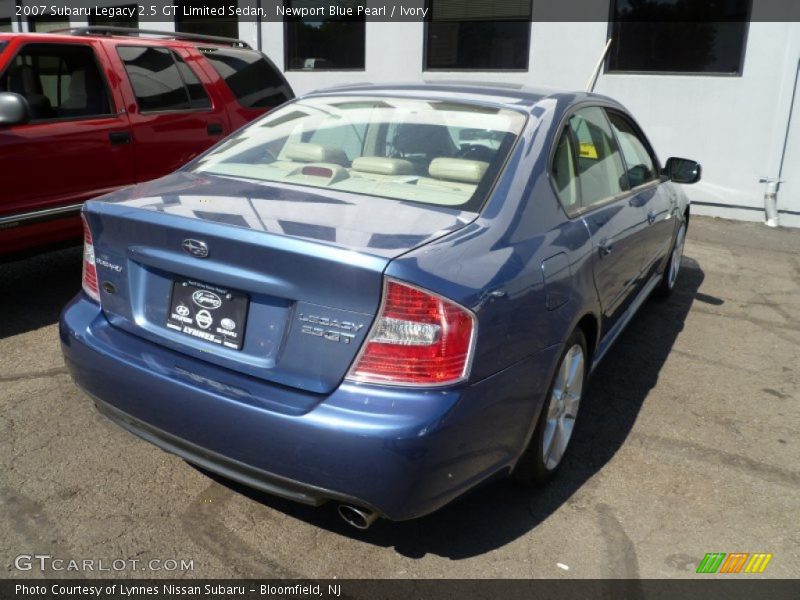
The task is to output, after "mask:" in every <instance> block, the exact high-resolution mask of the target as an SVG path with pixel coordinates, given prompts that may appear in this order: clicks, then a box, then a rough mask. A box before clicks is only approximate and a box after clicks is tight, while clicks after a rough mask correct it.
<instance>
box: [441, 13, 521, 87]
mask: <svg viewBox="0 0 800 600" xmlns="http://www.w3.org/2000/svg"><path fill="white" fill-rule="evenodd" d="M428 8H429V9H430V14H431V21H430V22H429V23H428V24H427V27H426V39H425V68H426V69H445V70H473V71H475V70H477V71H492V70H515V71H524V70H526V69H527V68H528V56H529V54H530V41H531V2H530V0H483V1H481V2H474V1H469V0H430V1H429V3H428Z"/></svg>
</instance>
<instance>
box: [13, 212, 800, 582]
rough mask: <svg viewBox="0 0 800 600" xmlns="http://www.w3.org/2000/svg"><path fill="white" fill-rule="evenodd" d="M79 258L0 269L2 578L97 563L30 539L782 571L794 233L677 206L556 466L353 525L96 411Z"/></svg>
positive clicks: (797, 245) (291, 559)
mask: <svg viewBox="0 0 800 600" xmlns="http://www.w3.org/2000/svg"><path fill="white" fill-rule="evenodd" d="M80 258H81V253H80V249H70V250H65V251H60V252H56V253H49V254H44V255H40V256H38V257H35V258H32V259H28V260H24V261H17V262H14V263H10V264H7V265H4V266H0V473H1V474H2V475H1V476H0V557H2V564H3V565H4V569H5V573H6V575H5V576H6V577H42V576H62V577H79V576H93V575H95V576H108V575H109V573H108V572H105V573H101V572H94V573H93V572H84V573H79V572H78V573H76V572H67V571H53V570H52V566H48V568H46V569H45V570H44V571H42V570H40V569H39V568H38V566H36V565H34V567H33V568H32V569H30V570H19V569H18V568H17V567H16V566H15V557H17V556H19V555H24V554H36V553H39V554H48V555H51V556H53V557H58V558H62V559H65V560H69V559H74V560H84V559H94V560H96V561H99V560H103V561H106V563H105V564H106V565H108V564H109V563H110V562H111V561H113V560H120V559H121V560H125V561H132V560H135V561H138V562H137V563H136V564H137V566H136V567H130V568H129V567H125V568H124V569H122V570H120V571H118V572H116V573H113V572H112V573H111V575H114V574H116V575H119V576H128V577H133V576H136V577H153V576H156V577H159V576H180V577H203V578H210V577H309V578H327V577H339V578H384V577H403V578H406V577H413V578H417V577H419V578H436V577H482V578H492V577H554V578H565V577H569V578H573V577H574V578H586V577H604V578H605V577H617V578H636V577H647V578H654V577H698V575H695V573H694V571H695V569H696V567H697V565H698V563H699V562H700V560H701V559H702V558H703V556H704V555H705V553H707V552H750V553H755V552H768V553H772V554H773V558H772V560H771V562H770V563H769V565H768V568H767V569H766V571H765V572H764V574H763V575H761V576H763V577H784V578H785V577H798V576H800V526H799V525H798V522H799V521H798V515H800V441H799V440H800V436H798V433H799V430H800V404H798V397H799V394H798V389H799V388H800V386H799V380H800V369H798V365H799V364H800V233H798V231H797V230H773V229H768V228H766V227H764V226H763V225H759V224H755V223H737V222H730V221H723V220H715V219H708V218H701V217H694V218H693V220H692V223H691V226H690V228H689V239H688V242H687V245H686V257H685V259H684V262H683V271H682V273H681V275H680V277H679V280H678V288H677V290H676V293H675V294H674V295H673V297H672V298H670V299H669V300H668V301H666V302H657V301H650V302H648V303H647V304H645V306H644V307H643V310H642V311H641V312H640V314H639V315H638V316H637V317H636V318H635V319H634V320H633V321H632V322H631V324H630V326H629V327H628V330H627V332H626V333H624V334H623V335H622V337H621V338H620V339H619V341H618V342H617V344H616V345H615V346H614V348H613V349H612V350H611V351H610V352H609V354H608V355H607V358H606V359H605V360H604V362H603V364H602V365H601V366H600V367H599V368H598V370H597V372H596V374H595V376H594V377H593V380H592V382H591V385H590V388H589V390H588V395H587V396H586V397H585V399H584V404H583V407H582V413H581V415H580V417H579V422H578V428H577V430H576V438H575V439H574V446H573V448H572V452H571V454H570V455H569V457H568V459H567V463H566V464H565V469H564V470H563V471H562V472H561V474H560V476H559V477H558V478H557V479H556V480H555V481H553V482H552V483H550V484H549V485H547V486H545V487H543V488H540V489H538V490H525V489H521V488H519V487H517V486H515V485H514V484H512V483H510V482H507V481H500V482H496V483H493V484H490V485H487V486H485V487H483V488H481V489H479V490H477V491H475V492H473V493H471V494H469V495H468V496H466V497H464V498H463V499H461V500H459V501H458V502H456V503H454V504H452V505H450V506H448V507H446V508H444V509H443V510H441V511H439V512H437V513H435V514H433V515H431V516H428V517H426V518H424V519H420V520H418V521H412V522H405V523H391V522H385V521H379V522H378V523H377V524H376V525H374V526H373V527H372V528H371V529H370V530H368V531H366V532H360V531H357V530H354V529H352V528H349V527H348V526H347V525H345V524H344V523H343V522H342V521H340V519H339V518H338V517H337V516H336V512H335V507H334V506H333V505H329V506H326V507H322V508H319V509H314V508H310V507H305V506H301V505H296V504H293V503H290V502H287V501H283V500H280V499H276V498H272V497H269V496H266V495H264V494H261V493H258V492H254V491H251V490H247V489H244V488H241V487H238V486H236V485H234V484H232V483H229V482H225V481H222V480H217V479H214V478H212V477H210V476H209V475H208V474H206V473H203V472H201V471H199V470H197V469H195V468H193V467H191V466H190V465H188V464H186V463H185V462H183V461H182V460H180V459H178V458H176V457H174V456H171V455H169V454H166V453H164V452H162V451H161V450H158V449H157V448H155V447H153V446H151V445H150V444H148V443H146V442H144V441H141V440H139V439H137V438H135V437H134V436H132V435H130V434H129V433H127V432H125V431H123V430H122V429H120V428H119V427H117V426H115V425H113V424H111V423H110V422H109V421H107V420H106V419H105V418H103V417H102V416H100V415H99V414H98V413H97V412H96V411H95V409H94V407H93V404H92V402H91V400H90V399H89V398H88V397H86V396H85V395H84V394H83V393H82V392H80V391H79V390H78V389H77V388H76V387H75V386H74V385H73V383H72V381H71V380H70V378H69V376H68V375H67V373H66V370H65V368H64V364H63V361H62V358H61V352H60V349H59V343H58V334H57V324H56V321H57V318H58V313H59V311H60V309H61V307H62V306H63V305H64V304H65V303H66V302H67V301H68V300H69V298H70V297H72V296H73V295H74V294H75V293H76V292H77V291H78V288H79V285H80V281H79V280H80V270H81V269H80ZM150 560H157V561H161V562H160V563H153V565H155V566H154V568H158V566H157V565H164V564H165V561H169V560H176V561H178V562H180V561H181V560H184V561H192V567H193V568H192V570H186V571H180V570H179V571H166V570H164V568H163V567H162V569H161V570H160V571H151V570H147V567H146V566H145V567H143V565H148V564H150V563H149V561H150ZM129 564H131V563H130V562H129ZM166 564H169V565H171V563H166ZM95 565H99V563H95ZM705 577H708V576H705ZM738 577H753V576H752V575H739V576H738Z"/></svg>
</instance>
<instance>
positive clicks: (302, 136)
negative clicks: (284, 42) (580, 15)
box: [190, 96, 525, 211]
mask: <svg viewBox="0 0 800 600" xmlns="http://www.w3.org/2000/svg"><path fill="white" fill-rule="evenodd" d="M524 122H525V117H524V115H522V114H521V113H518V112H516V111H512V110H506V109H500V108H491V107H485V106H479V105H473V104H460V103H453V102H447V101H441V100H421V99H414V98H375V97H330V96H324V97H312V98H305V99H301V100H299V101H297V102H293V103H291V104H288V105H286V106H284V107H282V108H280V109H278V110H275V111H273V112H271V113H269V114H268V115H267V116H266V117H264V118H262V119H260V120H259V121H256V122H255V123H253V124H252V125H250V126H248V127H246V128H244V129H243V130H242V131H241V132H239V133H238V134H236V135H234V136H233V137H231V138H230V139H228V140H227V141H226V142H224V143H223V144H221V145H220V146H219V147H218V148H216V149H215V150H213V151H212V152H210V153H209V154H207V155H205V156H203V157H201V158H200V159H199V160H198V161H196V162H195V163H193V164H192V165H191V166H190V169H191V170H193V171H194V172H197V173H209V174H213V175H223V176H229V177H241V178H246V179H256V180H262V181H273V182H279V183H289V184H296V185H303V186H311V187H315V188H329V189H331V190H338V191H344V192H354V193H358V194H364V195H368V196H378V197H385V198H394V199H398V200H410V201H414V202H423V203H426V204H436V205H442V206H453V207H458V208H459V209H460V210H473V211H477V210H479V208H480V206H481V204H482V203H483V200H484V199H485V197H486V195H487V194H488V192H489V190H490V189H491V186H492V183H493V182H494V180H495V179H496V177H497V174H498V172H499V171H500V169H501V168H502V166H503V164H504V162H505V158H506V156H507V155H508V153H509V151H510V149H511V147H512V146H513V144H514V141H515V140H516V138H517V136H518V135H519V133H520V131H521V129H522V126H523V124H524Z"/></svg>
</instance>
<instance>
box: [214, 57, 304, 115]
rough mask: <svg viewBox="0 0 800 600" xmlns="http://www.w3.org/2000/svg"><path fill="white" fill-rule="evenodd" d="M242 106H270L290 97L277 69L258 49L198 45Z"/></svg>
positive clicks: (281, 102) (290, 94) (289, 92)
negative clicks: (202, 46)
mask: <svg viewBox="0 0 800 600" xmlns="http://www.w3.org/2000/svg"><path fill="white" fill-rule="evenodd" d="M200 51H201V52H202V53H203V55H204V56H205V57H206V58H207V59H208V61H209V62H210V63H211V66H212V67H214V70H216V72H217V73H219V76H220V77H222V78H223V79H224V80H225V83H227V84H228V87H229V88H231V91H232V92H233V94H234V96H236V98H237V99H238V100H239V102H240V103H241V104H242V106H246V107H247V108H272V107H273V106H278V105H280V104H283V103H284V102H286V101H287V100H289V99H291V98H292V97H293V94H292V93H291V91H290V90H289V87H288V86H287V85H286V81H285V80H284V79H283V77H282V76H281V74H280V73H279V72H278V70H277V69H276V68H275V67H274V66H272V65H271V64H270V63H269V62H267V60H266V59H265V58H264V57H263V56H262V55H260V54H259V53H258V52H254V51H252V50H237V49H235V48H232V49H229V48H200Z"/></svg>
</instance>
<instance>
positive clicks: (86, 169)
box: [0, 40, 136, 254]
mask: <svg viewBox="0 0 800 600" xmlns="http://www.w3.org/2000/svg"><path fill="white" fill-rule="evenodd" d="M98 51H100V44H99V43H97V42H95V41H93V40H76V41H75V42H39V41H36V42H28V43H23V44H20V45H19V46H17V47H16V49H12V48H9V49H7V50H6V52H11V53H13V57H12V58H11V59H10V60H9V61H8V62H7V64H6V67H5V69H4V70H3V72H2V74H0V91H4V92H15V93H17V94H20V95H22V96H24V97H25V98H26V99H27V101H28V103H29V104H30V106H31V113H32V120H31V121H30V122H28V123H26V124H23V125H14V126H9V127H0V165H2V169H0V182H1V184H0V231H2V235H0V254H4V253H6V252H10V251H12V250H13V251H20V250H25V249H26V248H29V247H34V246H41V245H42V244H43V241H46V243H50V242H58V241H61V240H64V239H68V238H70V237H74V236H75V234H76V232H79V231H80V229H79V223H80V222H79V219H78V217H77V214H78V210H79V209H80V204H81V203H82V202H83V201H84V200H86V199H88V198H91V197H93V196H98V195H100V194H104V193H106V192H109V191H111V190H113V189H115V188H118V187H120V186H122V185H125V184H128V183H130V182H132V181H133V180H135V179H136V173H135V166H134V162H133V157H132V155H131V143H130V142H131V131H130V127H129V123H128V117H127V115H126V114H125V113H124V111H121V110H119V109H121V108H122V107H121V106H118V102H117V101H116V98H115V97H114V95H113V89H112V88H110V87H109V85H108V80H107V78H106V75H105V74H104V69H103V68H101V65H102V64H103V63H102V61H99V60H98V58H102V56H103V55H102V54H100V55H98ZM70 215H71V216H72V218H71V219H67V220H64V219H63V218H61V219H59V220H52V219H53V217H65V216H70ZM45 221H46V222H45ZM34 229H36V230H35V231H34Z"/></svg>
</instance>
